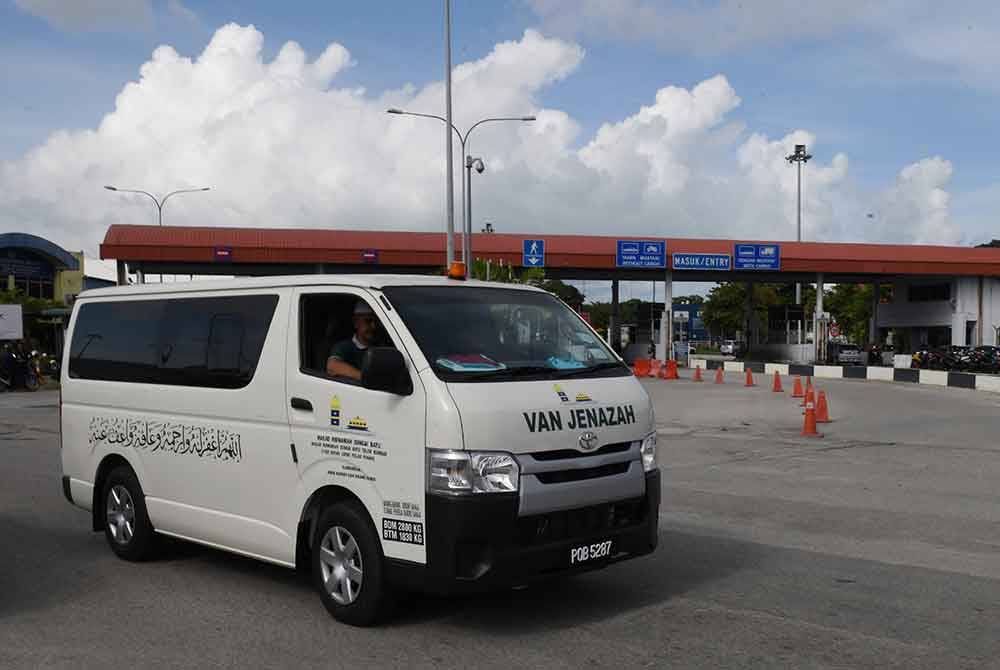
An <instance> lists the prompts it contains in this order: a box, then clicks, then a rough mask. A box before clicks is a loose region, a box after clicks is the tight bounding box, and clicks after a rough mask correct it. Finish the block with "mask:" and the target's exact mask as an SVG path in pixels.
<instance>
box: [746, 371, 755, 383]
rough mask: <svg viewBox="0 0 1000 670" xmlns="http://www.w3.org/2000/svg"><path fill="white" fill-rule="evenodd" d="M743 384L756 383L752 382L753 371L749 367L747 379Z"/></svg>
mask: <svg viewBox="0 0 1000 670" xmlns="http://www.w3.org/2000/svg"><path fill="white" fill-rule="evenodd" d="M744 386H756V384H754V383H753V372H751V371H750V368H747V381H746V383H745V384H744Z"/></svg>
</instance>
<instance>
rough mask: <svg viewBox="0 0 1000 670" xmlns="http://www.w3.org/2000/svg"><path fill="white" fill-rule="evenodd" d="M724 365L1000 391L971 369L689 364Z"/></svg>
mask: <svg viewBox="0 0 1000 670" xmlns="http://www.w3.org/2000/svg"><path fill="white" fill-rule="evenodd" d="M723 366H724V367H725V370H726V372H745V371H746V369H747V368H750V370H752V371H753V372H756V373H763V374H766V375H773V374H774V373H775V372H777V373H778V374H779V375H782V376H787V375H802V376H803V377H819V378H826V379H867V380H869V381H883V382H902V383H906V384H925V385H927V386H948V387H951V388H962V389H974V390H976V391H989V392H991V393H1000V377H997V376H994V375H979V374H975V373H972V372H946V371H944V370H916V369H911V368H887V367H865V366H863V365H794V364H785V363H757V362H750V363H744V362H743V361H724V362H723V361H710V360H705V359H704V358H692V359H691V360H690V367H692V368H695V367H699V368H701V369H702V370H715V369H717V368H720V367H723Z"/></svg>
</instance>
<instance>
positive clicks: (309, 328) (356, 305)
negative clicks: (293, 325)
mask: <svg viewBox="0 0 1000 670" xmlns="http://www.w3.org/2000/svg"><path fill="white" fill-rule="evenodd" d="M370 307H371V306H370V305H369V304H368V303H367V301H365V300H364V299H362V298H359V297H358V296H356V295H353V294H348V293H313V294H309V295H304V296H302V301H301V304H300V308H299V309H300V311H299V318H300V322H299V323H300V325H299V333H300V342H299V367H300V369H301V370H302V372H305V373H307V374H312V375H320V376H324V377H330V378H332V379H336V380H337V381H344V382H347V383H356V380H352V379H349V378H346V377H340V376H333V375H330V374H329V373H328V372H327V363H328V362H329V360H330V357H331V356H334V357H336V358H338V359H341V360H344V361H346V362H347V363H349V364H350V365H352V366H353V367H356V368H360V365H361V360H360V355H358V353H359V352H358V347H357V346H356V344H357V333H356V329H355V325H356V321H357V318H356V317H362V315H358V314H356V310H361V311H365V308H367V309H368V310H370ZM373 311H374V310H370V312H369V313H368V314H366V315H364V316H363V317H362V318H366V319H374V331H373V334H372V340H371V342H369V343H368V346H373V347H391V346H394V345H393V343H392V340H391V339H390V338H389V336H388V334H387V333H386V331H385V327H384V325H383V324H382V323H381V322H380V321H379V320H378V318H377V317H376V316H375V315H374V314H373V313H371V312H373Z"/></svg>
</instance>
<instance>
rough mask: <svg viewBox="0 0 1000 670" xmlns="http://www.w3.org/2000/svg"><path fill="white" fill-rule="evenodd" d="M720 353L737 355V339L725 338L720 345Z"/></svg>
mask: <svg viewBox="0 0 1000 670" xmlns="http://www.w3.org/2000/svg"><path fill="white" fill-rule="evenodd" d="M719 353H720V354H729V355H731V356H735V355H736V340H723V341H722V345H721V346H720V347H719Z"/></svg>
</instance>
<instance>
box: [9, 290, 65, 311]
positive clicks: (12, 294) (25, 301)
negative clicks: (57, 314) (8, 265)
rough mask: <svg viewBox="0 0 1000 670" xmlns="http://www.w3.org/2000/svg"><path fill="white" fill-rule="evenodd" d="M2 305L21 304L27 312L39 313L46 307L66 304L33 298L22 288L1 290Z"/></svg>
mask: <svg viewBox="0 0 1000 670" xmlns="http://www.w3.org/2000/svg"><path fill="white" fill-rule="evenodd" d="M0 305H20V306H21V309H22V310H23V311H24V313H25V314H38V313H40V312H41V311H42V310H44V309H52V308H55V307H65V305H63V304H62V303H60V302H56V301H55V300H46V299H45V298H32V297H30V296H28V295H26V294H25V293H24V291H22V290H20V289H14V290H13V291H11V290H3V291H0Z"/></svg>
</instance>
